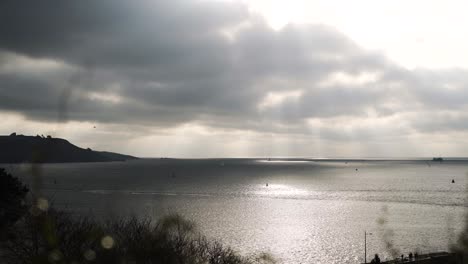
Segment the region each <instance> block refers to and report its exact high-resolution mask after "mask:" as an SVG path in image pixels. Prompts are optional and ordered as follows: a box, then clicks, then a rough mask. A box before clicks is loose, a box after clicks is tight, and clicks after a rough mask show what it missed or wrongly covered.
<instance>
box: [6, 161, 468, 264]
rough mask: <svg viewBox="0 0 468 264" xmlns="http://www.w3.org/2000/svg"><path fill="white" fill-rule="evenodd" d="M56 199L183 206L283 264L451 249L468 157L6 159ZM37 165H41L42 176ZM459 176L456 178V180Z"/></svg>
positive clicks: (90, 209)
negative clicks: (37, 161) (33, 163)
mask: <svg viewBox="0 0 468 264" xmlns="http://www.w3.org/2000/svg"><path fill="white" fill-rule="evenodd" d="M3 167H6V168H7V169H8V170H9V171H10V172H12V173H13V174H14V175H17V176H19V177H21V178H23V179H24V181H26V182H28V183H29V184H31V185H33V184H36V185H38V186H40V191H41V192H42V193H43V195H44V196H46V197H48V199H49V200H50V201H51V203H53V204H54V206H56V207H60V208H64V209H67V210H71V211H73V212H76V213H85V214H88V213H90V214H94V215H97V216H99V217H113V216H116V215H124V216H125V215H130V214H134V215H137V216H146V217H152V218H154V219H157V218H158V217H160V216H162V215H165V214H167V213H174V212H177V213H180V214H182V215H183V216H185V217H187V218H189V219H191V220H193V221H194V222H196V223H197V227H198V229H199V230H200V231H201V232H203V233H204V234H205V235H207V236H208V237H210V238H213V239H217V240H220V241H221V242H223V243H225V244H227V245H229V246H231V247H232V248H234V249H235V250H236V251H239V252H241V253H243V254H245V255H250V254H257V253H260V252H267V253H270V254H271V255H272V256H273V257H275V258H276V259H277V260H278V261H279V262H280V263H360V262H363V260H364V232H368V233H371V234H370V235H368V236H367V249H368V251H367V252H368V260H370V259H371V258H372V257H371V256H373V254H374V253H379V255H380V256H381V259H385V258H391V255H392V252H398V254H408V253H409V252H415V251H418V252H421V253H424V252H432V251H444V250H448V248H449V246H450V244H451V243H454V242H456V239H457V235H458V234H459V233H460V232H461V230H462V229H463V227H464V224H465V214H466V209H467V203H466V197H467V192H466V186H467V172H468V162H466V161H460V160H459V161H444V162H443V163H436V162H427V161H423V160H399V161H382V160H368V161H352V160H348V161H346V160H271V161H268V160H261V159H205V160H175V159H142V160H137V161H128V162H111V163H76V164H44V165H41V166H38V167H34V170H31V165H28V164H23V165H4V166H3ZM32 171H35V173H34V176H33V173H32ZM452 179H454V180H455V183H451V181H452Z"/></svg>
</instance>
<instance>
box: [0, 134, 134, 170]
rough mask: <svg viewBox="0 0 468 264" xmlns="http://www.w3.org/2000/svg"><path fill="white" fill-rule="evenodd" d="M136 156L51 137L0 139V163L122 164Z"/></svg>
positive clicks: (14, 136) (9, 137)
mask: <svg viewBox="0 0 468 264" xmlns="http://www.w3.org/2000/svg"><path fill="white" fill-rule="evenodd" d="M132 159H137V158H136V157H133V156H129V155H123V154H118V153H112V152H106V151H94V150H91V149H90V148H88V149H83V148H80V147H77V146H75V145H73V144H71V143H70V142H68V141H67V140H65V139H61V138H53V137H51V136H46V137H45V136H40V135H37V136H24V135H17V134H16V133H12V134H11V135H9V136H0V163H22V162H37V163H65V162H106V161H126V160H132Z"/></svg>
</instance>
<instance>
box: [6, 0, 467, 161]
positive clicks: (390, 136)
mask: <svg viewBox="0 0 468 264" xmlns="http://www.w3.org/2000/svg"><path fill="white" fill-rule="evenodd" d="M467 74H468V72H467V71H465V70H461V69H448V70H429V69H414V70H408V69H405V68H404V67H401V66H399V65H398V64H397V63H395V62H393V61H392V60H391V59H390V58H387V57H385V56H384V55H382V54H380V53H378V52H375V51H370V50H366V49H364V48H362V47H361V46H360V45H359V43H355V42H354V41H353V40H352V36H346V35H344V34H343V33H341V32H339V31H338V30H337V29H335V28H334V27H332V26H327V25H322V24H316V25H306V24H303V25H298V24H297V25H293V24H291V25H287V26H285V27H283V28H281V29H273V28H271V27H270V26H269V24H268V23H267V22H266V21H265V19H264V18H262V17H261V16H260V15H258V14H255V13H252V12H251V11H249V9H248V8H247V7H246V6H245V5H244V4H242V3H241V2H236V1H229V2H223V1H189V0H186V1H185V0H177V1H173V0H171V1H157V0H155V1H149V0H148V1H145V0H136V1H123V0H119V1H110V0H102V1H95V0H81V1H66V2H64V1H59V0H55V1H53V0H47V1H19V0H11V1H10V0H4V1H2V2H1V3H0V111H2V115H4V116H8V115H10V116H16V117H15V118H14V120H17V121H16V122H23V123H27V122H30V123H34V124H38V125H37V126H38V127H40V124H42V125H44V126H47V124H51V123H57V122H60V123H69V124H70V123H72V124H74V125H73V126H74V127H75V129H74V131H75V133H71V134H70V136H71V137H72V139H73V138H76V139H77V141H78V143H80V140H81V142H86V143H87V144H90V145H93V146H95V145H98V146H101V145H102V146H105V147H107V148H110V149H117V150H120V149H121V148H120V147H118V146H117V145H118V142H119V141H118V140H116V138H118V137H120V136H122V132H121V131H122V130H125V131H127V130H130V131H131V130H132V129H128V128H134V132H133V133H132V132H126V133H125V138H126V139H129V140H134V141H135V142H136V143H135V145H134V146H133V148H141V149H137V150H135V149H133V150H130V151H129V152H131V153H135V154H143V155H147V156H151V155H164V154H168V155H174V156H184V155H189V156H190V155H192V154H193V155H196V156H211V155H223V156H249V155H257V156H258V155H264V154H267V155H300V156H304V155H306V156H314V155H330V156H340V155H353V153H359V154H360V155H368V156H369V155H384V156H385V155H427V156H430V155H432V154H434V153H433V152H435V153H439V150H441V151H447V152H450V151H453V152H450V153H448V154H455V155H461V154H463V153H462V152H460V151H459V150H458V149H457V150H453V148H452V146H453V144H452V143H447V142H450V140H449V138H450V137H453V136H457V137H460V136H463V135H466V134H468V133H467V132H468V125H466V124H467V122H466V120H468V114H466V113H467V111H466V110H468V101H467V99H466V98H468V87H467V86H468V77H467V76H468V75H467ZM18 115H19V116H20V117H21V118H20V119H17V116H18ZM18 120H20V121H18ZM90 124H93V126H94V125H95V124H98V127H99V128H101V127H103V128H105V130H106V131H102V130H99V129H98V131H95V130H93V131H92V132H89V131H88V132H87V131H86V129H85V127H89V126H91V125H90ZM77 127H81V129H77ZM16 128H21V125H19V124H18V123H16V124H15V123H14V122H10V123H8V122H7V123H4V124H3V125H2V128H1V129H2V131H6V130H8V129H10V130H14V129H16ZM123 128H127V129H123ZM80 131H81V132H80ZM181 131H183V132H181ZM20 132H21V131H20ZM38 133H40V131H38ZM80 133H81V134H80ZM92 133H95V134H96V136H95V140H94V141H93V140H92V139H90V138H92V137H90V135H91V134H92ZM441 134H442V136H441ZM85 135H86V136H85ZM83 138H87V140H84V139H83ZM428 139H429V140H430V139H434V140H436V142H433V147H432V148H428V147H427V146H425V147H424V149H425V150H426V151H424V150H423V151H415V147H416V148H417V147H419V146H420V145H421V144H424V142H427V140H428ZM106 140H107V144H106ZM144 140H146V141H147V143H146V144H144V143H142V142H143V141H144ZM226 140H227V141H229V143H226ZM103 142H104V143H103ZM168 142H170V144H172V145H173V146H176V147H174V148H171V147H169V145H168V144H169V143H168ZM175 142H178V143H175ZM213 144H214V145H215V146H214V147H213V146H210V147H207V145H213ZM272 144H277V148H276V149H275V148H274V147H271V145H272ZM392 144H393V146H394V149H391V146H392ZM180 145H183V146H180ZM202 146H203V147H202ZM128 148H129V149H130V148H131V147H128ZM383 148H388V149H387V150H383ZM126 150H127V149H126ZM356 150H358V151H356ZM200 151H206V153H200ZM354 151H356V152H354ZM194 153H196V154H194Z"/></svg>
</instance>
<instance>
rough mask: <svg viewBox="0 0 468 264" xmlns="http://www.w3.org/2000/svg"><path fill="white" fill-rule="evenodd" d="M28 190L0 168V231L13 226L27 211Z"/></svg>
mask: <svg viewBox="0 0 468 264" xmlns="http://www.w3.org/2000/svg"><path fill="white" fill-rule="evenodd" d="M28 191H29V190H28V188H27V187H26V186H25V185H23V184H22V183H21V181H20V180H19V179H18V178H15V177H13V176H12V175H11V174H10V173H8V172H7V171H6V170H5V169H3V168H0V231H2V233H3V232H4V231H5V229H6V228H8V227H10V226H11V225H12V224H14V223H15V222H16V221H17V220H18V219H19V218H20V217H21V216H22V215H23V214H24V213H25V212H26V210H27V206H26V203H25V197H26V194H27V193H28Z"/></svg>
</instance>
